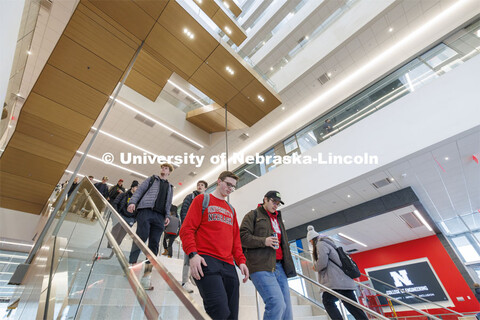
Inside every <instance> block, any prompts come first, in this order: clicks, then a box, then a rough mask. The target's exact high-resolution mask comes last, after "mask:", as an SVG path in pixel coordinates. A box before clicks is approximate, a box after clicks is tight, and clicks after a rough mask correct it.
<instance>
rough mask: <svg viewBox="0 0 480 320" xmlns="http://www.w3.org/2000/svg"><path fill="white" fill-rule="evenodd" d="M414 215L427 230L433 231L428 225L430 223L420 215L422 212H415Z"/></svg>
mask: <svg viewBox="0 0 480 320" xmlns="http://www.w3.org/2000/svg"><path fill="white" fill-rule="evenodd" d="M413 213H414V214H415V215H416V216H417V218H418V220H420V222H422V223H423V225H424V226H425V227H427V229H428V230H429V231H433V229H432V227H430V225H429V224H428V222H427V221H426V220H425V218H424V217H423V216H422V215H421V214H420V212H418V210H413Z"/></svg>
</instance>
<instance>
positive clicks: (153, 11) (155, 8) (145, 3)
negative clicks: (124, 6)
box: [133, 0, 169, 21]
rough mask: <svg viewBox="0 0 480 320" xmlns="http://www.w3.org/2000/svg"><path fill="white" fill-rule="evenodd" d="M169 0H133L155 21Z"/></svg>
mask: <svg viewBox="0 0 480 320" xmlns="http://www.w3.org/2000/svg"><path fill="white" fill-rule="evenodd" d="M168 1H169V0H160V1H158V0H133V2H135V3H136V4H137V5H138V6H139V7H140V8H142V9H143V10H144V11H145V12H146V13H147V14H149V15H150V16H151V17H152V18H153V19H154V20H155V21H156V20H157V19H158V17H159V16H160V14H161V13H162V11H163V9H165V6H166V5H167V4H168Z"/></svg>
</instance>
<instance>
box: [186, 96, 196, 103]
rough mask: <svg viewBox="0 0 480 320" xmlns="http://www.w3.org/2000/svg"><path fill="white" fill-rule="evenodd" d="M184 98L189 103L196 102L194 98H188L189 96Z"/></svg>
mask: <svg viewBox="0 0 480 320" xmlns="http://www.w3.org/2000/svg"><path fill="white" fill-rule="evenodd" d="M185 100H187V101H188V102H190V103H195V102H196V101H195V100H193V99H192V98H190V97H189V96H186V97H185Z"/></svg>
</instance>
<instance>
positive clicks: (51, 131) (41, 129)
mask: <svg viewBox="0 0 480 320" xmlns="http://www.w3.org/2000/svg"><path fill="white" fill-rule="evenodd" d="M88 128H90V127H88ZM17 132H20V133H24V134H27V135H30V136H32V137H36V138H38V139H41V140H43V141H45V142H47V143H50V144H53V145H56V146H58V147H60V148H63V149H65V150H69V151H72V152H75V151H76V150H78V148H79V147H80V145H81V144H82V142H83V140H85V135H81V134H79V133H76V132H73V131H71V130H69V129H66V128H65V127H61V126H59V125H57V124H55V123H53V122H51V121H47V120H44V119H42V118H39V117H37V116H34V115H31V114H29V113H26V112H25V113H23V110H22V113H21V114H20V116H19V118H18V123H17V126H16V128H15V133H14V135H15V134H16V133H17ZM7 148H8V146H7ZM5 151H6V150H5Z"/></svg>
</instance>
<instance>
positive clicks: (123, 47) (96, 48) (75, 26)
mask: <svg viewBox="0 0 480 320" xmlns="http://www.w3.org/2000/svg"><path fill="white" fill-rule="evenodd" d="M64 35H66V36H68V37H69V38H71V39H75V42H77V43H78V44H80V45H82V46H84V47H85V48H87V49H88V50H90V51H91V52H93V53H95V54H96V55H98V56H99V57H100V58H102V59H104V60H106V61H108V62H110V63H111V64H113V65H114V66H115V67H117V68H119V69H120V70H125V69H126V68H127V66H128V64H129V63H130V60H131V59H132V58H133V56H134V54H135V50H136V49H133V48H131V47H130V46H128V45H127V44H126V43H125V42H123V41H122V40H120V39H119V38H117V37H116V36H114V35H113V34H112V33H110V32H109V31H108V30H107V29H105V28H103V27H102V26H101V25H99V24H98V23H96V22H95V21H94V20H92V19H91V18H90V17H88V16H87V15H85V14H84V13H82V12H80V10H75V12H74V14H73V16H72V18H71V19H70V22H69V23H68V25H67V27H66V28H65V31H64Z"/></svg>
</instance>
